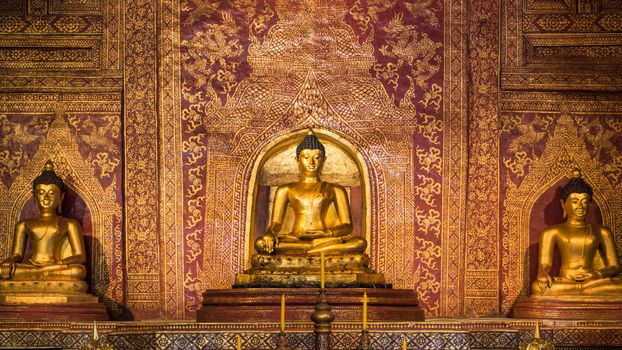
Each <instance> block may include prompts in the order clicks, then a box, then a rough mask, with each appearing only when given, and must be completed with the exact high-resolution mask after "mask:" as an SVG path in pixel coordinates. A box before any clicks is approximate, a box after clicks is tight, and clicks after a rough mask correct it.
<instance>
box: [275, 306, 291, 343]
mask: <svg viewBox="0 0 622 350" xmlns="http://www.w3.org/2000/svg"><path fill="white" fill-rule="evenodd" d="M276 350H289V349H288V347H287V339H286V338H285V294H282V295H281V332H280V333H279V337H278V339H277V342H276Z"/></svg>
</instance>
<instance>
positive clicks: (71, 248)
mask: <svg viewBox="0 0 622 350" xmlns="http://www.w3.org/2000/svg"><path fill="white" fill-rule="evenodd" d="M32 189H33V195H34V200H35V204H36V205H37V207H38V208H39V216H37V217H35V218H30V219H25V220H22V221H19V222H18V223H17V224H16V225H15V235H14V237H13V249H12V250H11V255H10V256H9V257H8V258H7V259H5V260H4V261H3V262H2V263H0V320H17V321H19V320H32V321H41V320H46V321H49V320H65V321H88V320H107V319H108V315H107V312H106V308H105V306H104V305H103V304H100V303H99V300H98V297H96V296H93V295H91V294H88V293H86V291H87V289H88V284H87V283H86V282H85V281H84V278H85V276H86V268H85V266H84V263H85V262H86V254H85V249H84V239H83V237H82V227H81V225H80V223H78V222H77V221H76V220H73V219H69V218H65V217H62V216H60V215H59V214H58V210H59V208H60V207H61V203H62V201H63V197H64V190H65V185H64V183H63V180H62V179H61V178H60V177H58V176H57V175H56V173H55V172H54V164H53V163H52V162H51V161H48V162H47V163H46V164H45V168H44V170H43V172H42V173H41V175H39V176H38V177H37V178H36V179H35V180H34V181H33V184H32ZM27 242H29V244H30V247H31V248H32V249H31V250H32V254H31V255H30V256H25V254H26V244H27ZM43 304H44V305H45V308H44V309H42V305H43ZM42 310H43V311H42Z"/></svg>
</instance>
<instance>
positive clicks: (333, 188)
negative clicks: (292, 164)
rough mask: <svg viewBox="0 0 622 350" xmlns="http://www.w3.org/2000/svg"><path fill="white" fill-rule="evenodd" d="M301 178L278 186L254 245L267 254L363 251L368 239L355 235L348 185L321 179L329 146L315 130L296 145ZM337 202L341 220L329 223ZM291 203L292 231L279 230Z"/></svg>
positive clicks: (260, 251) (336, 207) (337, 210)
mask: <svg viewBox="0 0 622 350" xmlns="http://www.w3.org/2000/svg"><path fill="white" fill-rule="evenodd" d="M296 161H297V163H298V169H299V170H300V181H297V182H293V183H289V184H286V185H283V186H279V187H278V188H277V190H276V194H275V197H274V202H273V209H272V218H271V220H270V224H269V225H268V229H267V230H266V233H265V234H264V236H263V237H260V238H258V239H257V240H256V241H255V249H257V251H258V252H259V253H265V254H272V253H276V254H318V253H321V252H325V253H362V252H364V251H365V248H366V247H367V242H366V241H365V240H364V239H363V238H361V237H354V236H352V218H351V214H350V203H349V201H348V193H347V192H346V190H345V188H343V187H342V186H340V185H338V184H333V183H329V182H324V181H322V180H321V179H320V173H321V172H322V167H323V166H324V162H325V161H326V150H325V148H324V145H322V143H321V142H320V141H319V140H318V138H317V136H315V134H314V133H313V131H309V132H308V133H307V135H306V136H305V137H304V139H303V140H302V142H301V143H300V144H299V145H298V147H296ZM331 204H332V205H334V207H335V210H336V212H337V216H338V219H339V224H338V225H336V226H332V227H329V226H328V224H327V220H326V217H327V213H328V210H329V209H330V206H331ZM288 207H291V208H292V209H293V212H294V216H295V218H294V226H293V229H292V231H291V232H286V233H280V231H281V226H282V225H283V220H284V218H285V213H286V210H287V208H288Z"/></svg>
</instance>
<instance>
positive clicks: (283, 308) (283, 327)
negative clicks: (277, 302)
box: [281, 294, 285, 332]
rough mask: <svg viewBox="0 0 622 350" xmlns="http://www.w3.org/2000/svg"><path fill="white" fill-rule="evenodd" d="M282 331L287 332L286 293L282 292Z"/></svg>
mask: <svg viewBox="0 0 622 350" xmlns="http://www.w3.org/2000/svg"><path fill="white" fill-rule="evenodd" d="M281 332H285V294H281Z"/></svg>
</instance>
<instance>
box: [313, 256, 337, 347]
mask: <svg viewBox="0 0 622 350" xmlns="http://www.w3.org/2000/svg"><path fill="white" fill-rule="evenodd" d="M324 281H325V276H324V253H323V252H322V253H321V254H320V294H319V296H318V299H317V302H316V303H315V311H313V313H312V314H311V320H312V321H313V333H315V350H330V331H331V324H332V322H333V319H334V318H335V315H334V314H333V312H332V311H331V309H330V305H328V301H327V299H326V289H325V288H324Z"/></svg>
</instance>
